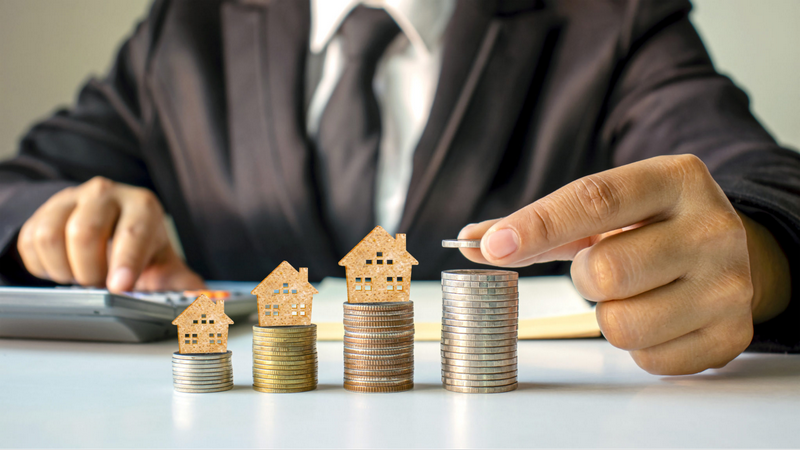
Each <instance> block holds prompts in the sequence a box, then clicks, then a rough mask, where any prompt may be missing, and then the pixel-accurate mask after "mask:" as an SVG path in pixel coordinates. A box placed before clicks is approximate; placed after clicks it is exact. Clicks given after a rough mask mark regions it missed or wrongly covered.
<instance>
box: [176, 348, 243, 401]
mask: <svg viewBox="0 0 800 450" xmlns="http://www.w3.org/2000/svg"><path fill="white" fill-rule="evenodd" d="M231 355H232V353H231V351H230V350H228V351H227V352H225V353H189V354H185V353H178V352H175V353H173V354H172V385H173V386H174V387H175V390H176V391H178V392H191V393H195V394H202V393H209V392H219V391H227V390H230V389H233V369H232V368H231Z"/></svg>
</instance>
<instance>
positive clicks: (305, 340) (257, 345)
mask: <svg viewBox="0 0 800 450" xmlns="http://www.w3.org/2000/svg"><path fill="white" fill-rule="evenodd" d="M317 370H318V362H317V325H315V324H313V323H312V324H311V325H294V326H275V327H259V326H253V389H255V390H256V391H259V392H267V393H292V392H305V391H313V390H314V389H316V388H317Z"/></svg>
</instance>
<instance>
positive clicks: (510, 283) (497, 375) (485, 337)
mask: <svg viewBox="0 0 800 450" xmlns="http://www.w3.org/2000/svg"><path fill="white" fill-rule="evenodd" d="M518 278H519V276H518V274H517V273H516V272H512V271H508V270H447V271H444V272H442V345H441V356H442V383H444V387H445V389H447V390H450V391H455V392H463V393H476V394H488V393H496V392H508V391H513V390H515V389H517V331H518V325H519V292H518V284H519V280H518Z"/></svg>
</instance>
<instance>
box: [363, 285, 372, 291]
mask: <svg viewBox="0 0 800 450" xmlns="http://www.w3.org/2000/svg"><path fill="white" fill-rule="evenodd" d="M364 290H365V291H371V290H372V286H370V285H366V286H364Z"/></svg>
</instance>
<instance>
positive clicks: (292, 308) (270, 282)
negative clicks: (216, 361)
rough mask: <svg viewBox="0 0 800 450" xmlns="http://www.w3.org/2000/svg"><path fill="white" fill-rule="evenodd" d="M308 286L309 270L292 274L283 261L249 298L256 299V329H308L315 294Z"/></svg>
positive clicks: (288, 265) (292, 269) (302, 269)
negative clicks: (294, 327)
mask: <svg viewBox="0 0 800 450" xmlns="http://www.w3.org/2000/svg"><path fill="white" fill-rule="evenodd" d="M318 293H319V291H317V290H316V289H315V288H314V286H312V285H311V283H309V282H308V268H307V267H301V268H300V270H299V271H298V270H295V268H294V267H292V265H291V264H289V263H288V262H286V261H284V262H282V263H280V264H279V265H278V267H276V268H275V270H273V271H272V272H271V273H270V274H269V275H267V277H266V278H264V280H263V281H261V283H259V285H258V286H256V288H255V289H253V291H252V292H251V294H253V295H255V296H257V297H258V325H259V326H262V327H270V326H288V325H311V306H312V301H313V298H314V294H318Z"/></svg>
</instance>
